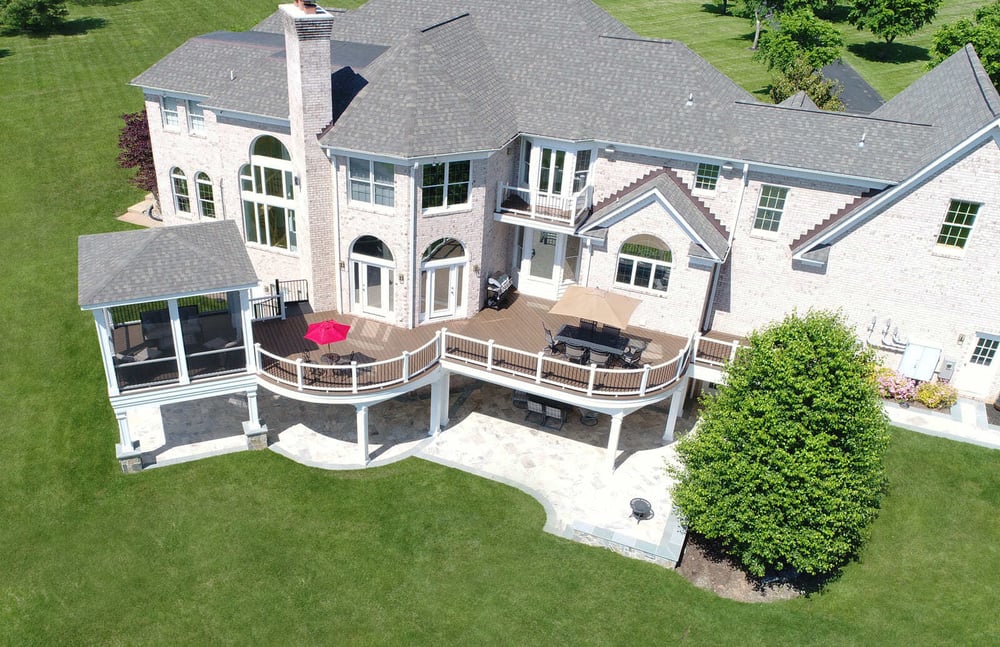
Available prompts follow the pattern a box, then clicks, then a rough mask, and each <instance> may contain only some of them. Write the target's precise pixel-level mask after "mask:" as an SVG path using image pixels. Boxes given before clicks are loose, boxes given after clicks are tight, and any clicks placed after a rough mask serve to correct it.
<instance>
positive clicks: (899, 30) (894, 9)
mask: <svg viewBox="0 0 1000 647" xmlns="http://www.w3.org/2000/svg"><path fill="white" fill-rule="evenodd" d="M940 6H941V0H854V6H853V7H851V10H850V11H849V12H848V14H847V21H848V22H849V23H851V24H852V25H854V26H855V27H857V28H858V29H867V30H868V31H870V32H871V33H872V34H874V35H875V36H877V37H879V38H881V39H883V40H885V44H886V47H888V46H889V45H891V44H892V41H894V40H895V39H896V38H897V37H899V36H909V35H910V34H912V33H913V32H915V31H917V30H918V29H920V28H921V27H923V26H924V25H926V24H927V23H929V22H930V21H931V20H933V19H934V16H936V15H937V10H938V7H940Z"/></svg>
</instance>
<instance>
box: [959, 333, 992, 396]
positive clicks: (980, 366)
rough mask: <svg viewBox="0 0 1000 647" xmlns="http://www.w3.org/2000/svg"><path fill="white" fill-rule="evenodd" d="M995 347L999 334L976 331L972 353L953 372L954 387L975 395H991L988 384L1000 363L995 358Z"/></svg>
mask: <svg viewBox="0 0 1000 647" xmlns="http://www.w3.org/2000/svg"><path fill="white" fill-rule="evenodd" d="M997 349H1000V336H997V335H988V334H984V333H978V334H977V335H976V345H975V347H974V348H973V350H972V355H971V356H970V357H969V359H968V361H967V362H965V364H964V365H963V366H962V367H961V368H960V369H959V370H958V371H957V372H956V374H955V382H954V386H955V388H956V389H958V390H959V391H961V392H963V393H968V394H969V395H972V396H976V397H985V396H987V395H991V394H990V393H989V391H990V385H991V384H993V378H994V376H996V370H997V365H998V364H1000V360H997V359H996V355H997Z"/></svg>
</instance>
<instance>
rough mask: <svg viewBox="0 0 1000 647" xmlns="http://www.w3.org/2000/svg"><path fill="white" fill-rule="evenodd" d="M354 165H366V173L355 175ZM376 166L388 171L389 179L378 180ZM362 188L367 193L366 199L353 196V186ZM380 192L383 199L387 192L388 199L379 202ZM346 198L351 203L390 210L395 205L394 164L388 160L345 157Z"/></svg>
mask: <svg viewBox="0 0 1000 647" xmlns="http://www.w3.org/2000/svg"><path fill="white" fill-rule="evenodd" d="M355 165H358V166H361V165H364V166H366V169H367V173H366V175H365V176H364V177H362V176H361V175H355V173H354V170H355ZM376 168H381V169H382V170H383V171H385V170H388V171H389V177H390V178H391V180H389V181H384V180H383V181H380V180H379V178H378V175H377V174H376V173H375V170H376ZM356 187H357V188H358V189H359V190H360V189H363V190H364V191H366V192H367V193H368V199H367V200H366V199H364V198H361V197H355V188H356ZM380 191H381V193H382V195H383V199H384V196H385V194H386V192H388V195H389V201H388V203H386V202H384V201H383V202H380V201H379V200H378V196H379V193H380ZM347 199H348V202H350V203H351V204H363V205H369V206H371V207H374V208H375V209H382V210H391V209H393V208H394V207H395V206H396V167H395V165H394V164H391V163H389V162H376V161H375V160H368V159H363V158H359V157H349V158H347Z"/></svg>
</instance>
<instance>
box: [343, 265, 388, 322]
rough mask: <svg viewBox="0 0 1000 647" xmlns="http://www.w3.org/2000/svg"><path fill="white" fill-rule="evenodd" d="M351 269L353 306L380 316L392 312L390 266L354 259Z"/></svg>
mask: <svg viewBox="0 0 1000 647" xmlns="http://www.w3.org/2000/svg"><path fill="white" fill-rule="evenodd" d="M352 270H353V271H352V274H353V275H354V276H353V290H352V294H353V301H354V306H355V308H357V309H359V310H360V311H361V312H363V313H365V314H370V315H377V316H382V317H384V316H386V315H388V314H389V313H390V312H392V299H393V289H392V268H391V267H385V266H383V265H378V264H375V263H367V262H365V261H359V260H354V261H352Z"/></svg>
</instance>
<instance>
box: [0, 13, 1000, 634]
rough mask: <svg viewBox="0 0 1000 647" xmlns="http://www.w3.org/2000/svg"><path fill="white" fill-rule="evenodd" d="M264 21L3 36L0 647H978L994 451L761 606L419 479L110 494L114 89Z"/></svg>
mask: <svg viewBox="0 0 1000 647" xmlns="http://www.w3.org/2000/svg"><path fill="white" fill-rule="evenodd" d="M272 7H273V2H272V0H253V1H251V2H246V1H244V2H236V1H235V0H217V1H216V2H212V3H209V2H196V1H195V0H174V1H173V2H154V1H153V0H140V1H135V2H120V0H116V2H101V3H100V4H95V5H90V6H73V13H72V16H73V18H74V19H75V20H76V22H75V23H74V25H75V30H76V31H75V33H70V34H67V35H63V36H57V37H52V38H49V39H26V38H0V55H2V58H0V162H2V166H0V223H2V225H3V231H4V232H5V236H4V239H3V240H4V254H3V257H2V260H0V263H2V264H0V268H2V270H3V271H2V272H0V287H2V294H3V295H4V298H5V303H4V306H3V307H2V308H0V331H2V334H0V358H2V359H0V367H2V368H3V370H0V433H2V435H0V439H2V445H0V644H11V645H27V644H39V645H51V644H68V643H72V644H80V643H84V644H92V643H100V644H138V643H157V644H222V643H237V644H248V643H255V644H269V643H278V642H281V643H307V642H324V643H339V644H428V643H438V644H518V645H520V644H546V645H552V644H643V643H644V644H658V645H660V644H673V643H677V642H681V641H682V640H685V641H686V642H687V643H691V644H768V645H770V644H831V645H845V644H900V645H910V646H912V645H924V644H926V645H937V644H945V643H947V644H986V643H988V642H990V639H991V638H992V639H993V640H995V637H996V635H997V632H998V629H1000V627H998V624H997V620H996V614H995V609H994V606H995V600H997V599H998V598H1000V592H998V590H997V580H996V577H995V574H996V573H997V572H1000V559H998V555H997V550H998V548H997V545H998V542H997V537H998V536H1000V522H998V519H1000V515H998V510H1000V501H998V499H1000V452H995V451H987V450H984V449H980V448H976V447H971V446H964V445H959V444H955V443H950V442H946V441H942V440H938V439H934V438H925V437H921V436H916V435H914V434H910V433H908V432H903V431H898V432H896V434H895V436H894V441H893V444H892V448H891V453H890V456H889V460H890V466H889V467H890V474H891V477H892V486H891V490H890V493H889V496H888V498H887V499H886V502H885V503H886V505H885V509H884V511H883V514H882V517H881V518H880V519H879V521H878V523H877V524H876V526H875V528H874V538H873V540H872V542H871V544H870V545H869V547H868V548H867V549H866V551H865V553H864V555H863V556H862V560H861V561H860V562H859V563H857V564H854V565H852V566H851V567H849V568H848V569H847V570H846V572H845V573H844V574H843V577H842V578H841V579H840V580H838V581H837V582H835V583H833V584H832V586H831V587H830V588H829V590H828V591H827V592H826V593H824V594H822V595H818V596H814V597H812V598H809V599H800V600H795V601H791V602H785V603H778V604H773V605H742V604H738V603H734V602H729V601H726V600H721V599H718V598H716V597H714V596H713V595H711V594H708V593H705V592H703V591H700V590H697V589H694V588H692V587H691V586H689V585H688V584H687V583H686V582H685V581H684V580H683V579H681V578H680V577H678V576H677V575H676V574H674V573H672V572H670V571H666V570H663V569H660V568H658V567H654V566H650V565H647V564H643V563H640V562H636V561H632V560H628V559H624V558H621V557H619V556H617V555H614V554H612V553H610V552H608V551H605V550H601V549H595V548H588V547H585V546H581V545H578V544H574V543H571V542H568V541H565V540H562V539H559V538H556V537H552V536H550V535H546V534H544V533H543V532H542V531H541V527H542V524H543V511H542V508H541V506H540V505H539V504H538V503H537V502H535V501H534V500H533V499H531V498H529V497H527V496H525V495H523V494H522V493H520V492H518V491H515V490H513V489H511V488H508V487H506V486H503V485H498V484H496V483H492V482H489V481H485V480H482V479H479V478H476V477H473V476H470V475H467V474H464V473H461V472H457V471H452V470H448V469H445V468H442V467H440V466H437V465H433V464H429V463H425V462H422V461H417V460H410V461H406V462H404V463H400V464H397V465H394V466H391V467H387V468H380V469H375V470H368V471H364V472H338V473H327V472H321V471H317V470H312V469H308V468H305V467H302V466H299V465H296V464H293V463H291V462H289V461H286V460H284V459H282V458H280V457H278V456H277V455H274V454H272V453H270V452H256V453H243V454H237V455H229V456H224V457H219V458H215V459H209V460H204V461H200V462H197V463H192V464H186V465H179V466H174V467H170V468H165V469H161V470H151V471H149V472H146V473H143V474H140V475H137V476H127V477H126V476H123V475H121V474H120V473H119V472H118V466H117V463H116V462H115V460H114V443H115V441H116V439H117V430H116V426H115V423H114V418H113V416H112V414H111V411H110V407H109V405H108V402H107V397H106V394H105V391H104V387H103V380H104V378H103V374H102V370H101V367H100V363H99V360H98V356H97V354H98V349H97V343H96V340H95V338H94V325H93V322H92V319H91V318H90V316H89V315H88V314H86V313H82V312H80V311H79V309H78V307H77V305H76V237H77V236H78V235H79V234H83V233H93V232H100V231H108V230H112V229H116V228H121V227H124V226H123V225H119V224H118V223H117V222H116V221H115V220H113V215H114V214H116V213H119V212H121V211H123V210H124V208H125V207H126V206H128V205H129V204H131V203H133V202H135V201H138V199H139V198H140V197H141V196H140V195H139V192H138V191H136V190H134V189H131V188H129V187H128V186H127V185H126V184H125V183H124V178H125V174H124V173H123V172H121V171H118V170H117V169H116V168H115V165H114V158H115V154H116V147H115V140H116V135H117V131H118V128H119V125H120V119H119V117H118V115H119V114H120V113H122V112H126V111H134V110H137V109H138V108H139V107H140V106H141V97H140V93H139V91H138V90H136V89H135V88H130V87H129V86H127V85H126V83H127V81H128V79H130V78H132V77H133V76H135V75H136V74H138V73H139V72H140V71H142V70H143V69H144V68H146V67H147V66H148V65H150V64H151V63H152V62H154V61H155V60H157V59H158V58H160V57H161V56H163V55H164V54H166V53H167V52H168V51H169V50H170V49H172V48H173V47H175V46H176V45H178V44H179V43H181V42H182V41H183V40H184V39H185V38H186V37H188V36H190V35H194V34H197V33H202V32H205V31H209V30H211V29H215V28H231V27H237V28H243V27H247V26H249V25H250V24H252V23H253V22H255V20H256V19H257V18H259V17H262V16H264V15H265V14H266V13H267V12H268V11H270V10H271V9H272ZM621 15H622V17H623V18H625V19H626V20H630V21H633V22H632V24H637V23H636V22H635V20H636V19H637V18H638V17H639V16H638V15H637V14H632V15H630V14H628V13H627V12H622V14H621Z"/></svg>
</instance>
